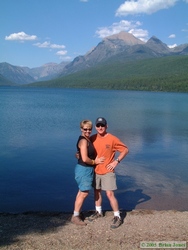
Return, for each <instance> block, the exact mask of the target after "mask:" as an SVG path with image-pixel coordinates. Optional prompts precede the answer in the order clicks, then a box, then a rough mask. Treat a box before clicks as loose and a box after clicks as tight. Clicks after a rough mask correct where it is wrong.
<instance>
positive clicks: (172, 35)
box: [168, 34, 176, 38]
mask: <svg viewBox="0 0 188 250" xmlns="http://www.w3.org/2000/svg"><path fill="white" fill-rule="evenodd" d="M175 37H176V35H175V34H171V35H170V36H169V37H168V38H175Z"/></svg>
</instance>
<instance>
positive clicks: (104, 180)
mask: <svg viewBox="0 0 188 250" xmlns="http://www.w3.org/2000/svg"><path fill="white" fill-rule="evenodd" d="M94 187H95V188H96V189H101V190H104V191H109V190H116V189H117V185H116V175H115V173H113V172H110V173H107V174H96V175H95V183H94Z"/></svg>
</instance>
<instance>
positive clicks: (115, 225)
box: [110, 216, 122, 229]
mask: <svg viewBox="0 0 188 250" xmlns="http://www.w3.org/2000/svg"><path fill="white" fill-rule="evenodd" d="M121 224H122V220H121V218H119V217H118V216H115V217H114V218H113V222H112V225H111V226H110V228H112V229H115V228H118V227H119V226H120V225H121Z"/></svg>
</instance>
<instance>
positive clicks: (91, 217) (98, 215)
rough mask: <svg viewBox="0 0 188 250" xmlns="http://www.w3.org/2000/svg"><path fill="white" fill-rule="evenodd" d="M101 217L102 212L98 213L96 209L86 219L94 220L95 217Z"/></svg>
mask: <svg viewBox="0 0 188 250" xmlns="http://www.w3.org/2000/svg"><path fill="white" fill-rule="evenodd" d="M102 217H103V215H102V214H100V213H99V212H98V211H95V213H94V214H92V215H91V216H90V217H89V218H88V220H89V221H94V220H96V219H98V218H102Z"/></svg>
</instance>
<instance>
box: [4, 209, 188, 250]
mask: <svg viewBox="0 0 188 250" xmlns="http://www.w3.org/2000/svg"><path fill="white" fill-rule="evenodd" d="M90 214H91V213H90V212H85V213H84V215H85V217H86V219H85V221H87V217H88V216H89V215H90ZM121 215H122V218H123V224H122V225H121V226H120V227H119V228H117V229H110V223H111V221H112V219H113V213H112V212H111V211H106V212H105V216H104V217H103V218H101V219H98V220H96V221H94V222H89V221H88V223H87V226H84V227H83V226H76V225H74V224H72V223H71V222H70V218H71V216H72V214H69V213H45V212H28V213H22V214H5V213H2V214H0V249H1V250H34V249H35V250H36V249H37V250H48V249H49V250H99V249H102V250H114V249H115V250H120V249H121V250H125V249H129V250H136V249H144V245H141V242H143V241H144V242H146V244H147V242H154V241H160V242H172V241H173V242H174V241H176V242H183V243H184V246H183V248H177V247H175V248H171V249H188V211H183V212H180V211H172V210H167V211H156V210H133V211H130V212H126V211H122V212H121ZM185 242H186V243H185ZM183 243H182V244H183ZM185 245H186V246H185ZM145 249H146V248H145ZM147 249H155V248H154V247H152V248H147ZM156 249H159V248H156ZM161 249H166V248H161Z"/></svg>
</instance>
